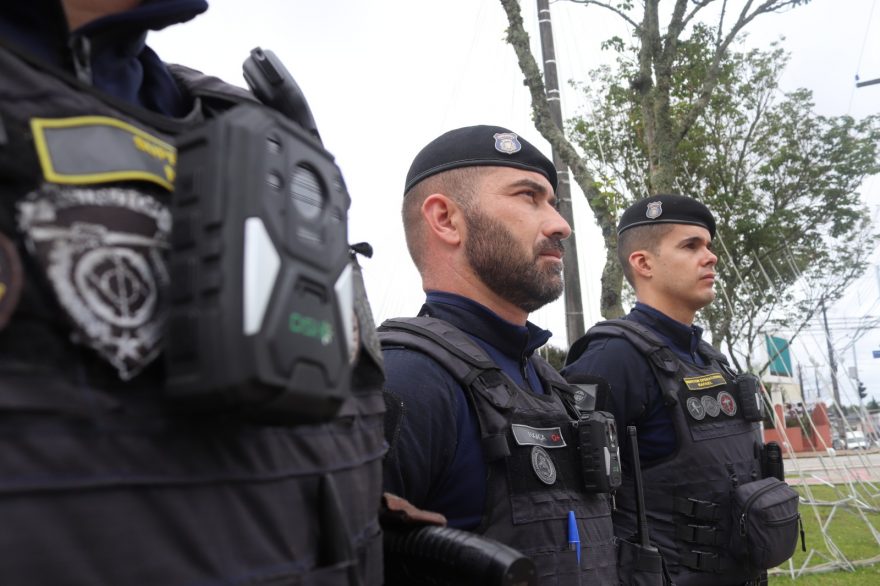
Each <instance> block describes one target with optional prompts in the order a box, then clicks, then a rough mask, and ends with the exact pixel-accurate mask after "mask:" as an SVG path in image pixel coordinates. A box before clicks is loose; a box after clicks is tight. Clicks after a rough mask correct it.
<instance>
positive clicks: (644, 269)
mask: <svg viewBox="0 0 880 586" xmlns="http://www.w3.org/2000/svg"><path fill="white" fill-rule="evenodd" d="M617 231H618V258H619V260H620V263H621V265H622V267H623V272H624V275H625V276H626V279H627V281H629V283H630V284H631V285H632V286H633V288H634V289H635V293H636V299H637V300H638V301H637V303H636V305H635V308H634V309H633V310H632V311H631V312H630V313H629V314H628V315H627V316H626V317H625V318H623V319H621V320H610V321H607V322H600V323H599V324H598V325H596V326H594V327H593V328H591V329H590V330H589V331H588V332H587V334H586V336H584V337H583V338H581V339H580V340H578V341H577V342H576V343H575V344H574V345H573V346H572V348H571V350H570V352H569V356H568V359H567V363H568V365H567V366H566V367H565V369H564V370H563V374H564V376H565V377H566V378H568V379H569V380H573V379H574V378H576V377H577V376H578V375H581V374H592V375H598V376H601V377H603V378H605V379H606V380H607V381H608V382H609V383H610V385H611V405H612V407H611V409H610V410H611V411H612V412H613V413H614V417H615V419H616V421H617V425H618V429H621V430H624V429H626V426H628V425H635V426H636V427H637V430H638V436H637V437H638V446H639V459H640V461H641V464H642V468H643V475H644V485H645V491H646V493H645V505H646V508H647V511H648V517H649V521H650V529H651V538H652V541H653V542H654V543H655V544H656V545H657V546H658V547H659V548H660V551H661V553H662V554H663V556H664V558H665V561H666V564H667V566H668V568H669V570H670V571H671V573H672V579H673V581H674V582H675V584H676V585H678V586H688V585H696V584H716V585H722V584H743V583H749V582H750V581H751V580H754V579H755V578H756V577H757V576H756V575H755V573H754V572H753V571H751V570H746V565H745V564H742V563H739V562H738V561H737V560H734V559H733V558H732V557H731V556H730V553H729V548H728V544H729V543H730V537H731V535H730V532H731V523H730V519H729V517H730V510H729V495H730V493H731V491H732V490H733V488H734V487H735V486H736V485H738V484H743V483H746V482H750V481H753V480H755V479H757V478H759V474H760V470H759V461H758V458H757V455H758V448H759V446H760V441H761V440H760V435H759V431H758V426H757V424H756V423H753V422H750V421H747V420H746V419H745V418H744V414H743V411H744V409H743V408H742V407H743V405H742V402H741V398H740V396H739V395H738V393H737V386H736V384H735V378H736V377H735V374H734V373H733V372H732V371H731V370H730V368H729V367H728V365H727V360H726V358H725V357H724V356H723V355H721V354H720V353H719V352H718V351H716V350H714V349H713V348H712V347H711V346H709V344H707V343H706V342H703V341H702V340H701V334H702V330H701V329H700V328H699V327H698V326H695V325H693V321H694V316H695V314H696V313H697V311H699V310H700V309H701V308H703V307H705V306H706V305H708V304H709V303H711V301H712V300H713V299H714V297H715V291H714V289H713V286H714V283H715V264H716V262H717V261H718V258H717V257H716V256H715V254H714V253H713V252H712V249H711V244H712V238H713V237H714V236H715V218H714V217H713V216H712V214H711V212H710V211H709V210H708V209H707V208H706V206H704V205H703V204H702V203H700V202H698V201H696V200H694V199H691V198H688V197H683V196H680V195H658V196H655V197H649V198H646V199H643V200H640V201H638V202H636V203H634V204H633V205H632V206H630V207H629V208H627V209H626V211H624V213H623V215H622V216H621V219H620V223H619V225H618V228H617ZM622 443H624V444H625V440H622ZM629 453H630V452H629V449H626V447H625V446H623V458H624V462H625V465H624V482H623V486H621V488H620V489H619V490H618V491H617V496H616V503H617V509H616V510H615V512H614V525H615V527H614V529H615V533H616V534H617V535H618V536H619V537H621V538H628V537H630V536H632V535H633V534H634V533H635V531H636V515H635V509H636V506H635V501H634V498H635V497H634V493H633V484H632V471H631V467H629V466H627V465H626V462H627V455H628V454H629ZM630 460H631V459H630Z"/></svg>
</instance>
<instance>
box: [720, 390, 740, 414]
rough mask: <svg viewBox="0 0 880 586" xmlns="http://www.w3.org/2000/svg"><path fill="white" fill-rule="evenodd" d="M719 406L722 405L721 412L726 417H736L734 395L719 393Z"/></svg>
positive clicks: (724, 392) (725, 392)
mask: <svg viewBox="0 0 880 586" xmlns="http://www.w3.org/2000/svg"><path fill="white" fill-rule="evenodd" d="M718 404H719V405H721V411H722V412H723V413H724V414H725V415H727V416H729V417H733V416H734V415H736V411H737V407H736V400H735V399H734V398H733V395H731V394H730V393H728V392H727V391H721V392H720V393H718Z"/></svg>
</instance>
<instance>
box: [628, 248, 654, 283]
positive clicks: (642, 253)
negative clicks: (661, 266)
mask: <svg viewBox="0 0 880 586" xmlns="http://www.w3.org/2000/svg"><path fill="white" fill-rule="evenodd" d="M628 260H629V266H630V268H631V269H632V272H633V274H634V275H638V276H639V277H641V278H643V279H650V278H651V276H652V275H653V274H654V259H653V257H652V256H651V253H650V252H648V251H647V250H636V251H635V252H633V253H632V254H630V255H629V259H628Z"/></svg>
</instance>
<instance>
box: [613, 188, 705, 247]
mask: <svg viewBox="0 0 880 586" xmlns="http://www.w3.org/2000/svg"><path fill="white" fill-rule="evenodd" d="M649 224H693V225H695V226H702V227H703V228H705V229H706V230H708V231H709V235H710V237H712V238H715V217H714V216H713V215H712V212H710V211H709V208H707V207H706V206H704V205H703V204H702V203H700V202H698V201H697V200H695V199H694V198H692V197H685V196H683V195H675V194H663V195H655V196H652V197H646V198H644V199H640V200H639V201H637V202H636V203H634V204H632V205H631V206H629V207H628V208H626V210H624V212H623V214H622V215H621V216H620V222H619V223H618V224H617V234H618V235H620V234H621V233H622V232H623V231H624V230H628V229H630V228H635V227H636V226H647V225H649Z"/></svg>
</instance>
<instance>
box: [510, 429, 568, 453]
mask: <svg viewBox="0 0 880 586" xmlns="http://www.w3.org/2000/svg"><path fill="white" fill-rule="evenodd" d="M510 428H511V430H512V431H513V439H514V440H515V441H516V443H517V444H519V445H521V446H544V447H545V448H564V447H565V446H566V445H567V444H566V443H565V438H563V437H562V430H561V429H560V428H558V427H529V426H528V425H521V424H519V423H514V424H513V425H511V426H510Z"/></svg>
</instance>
